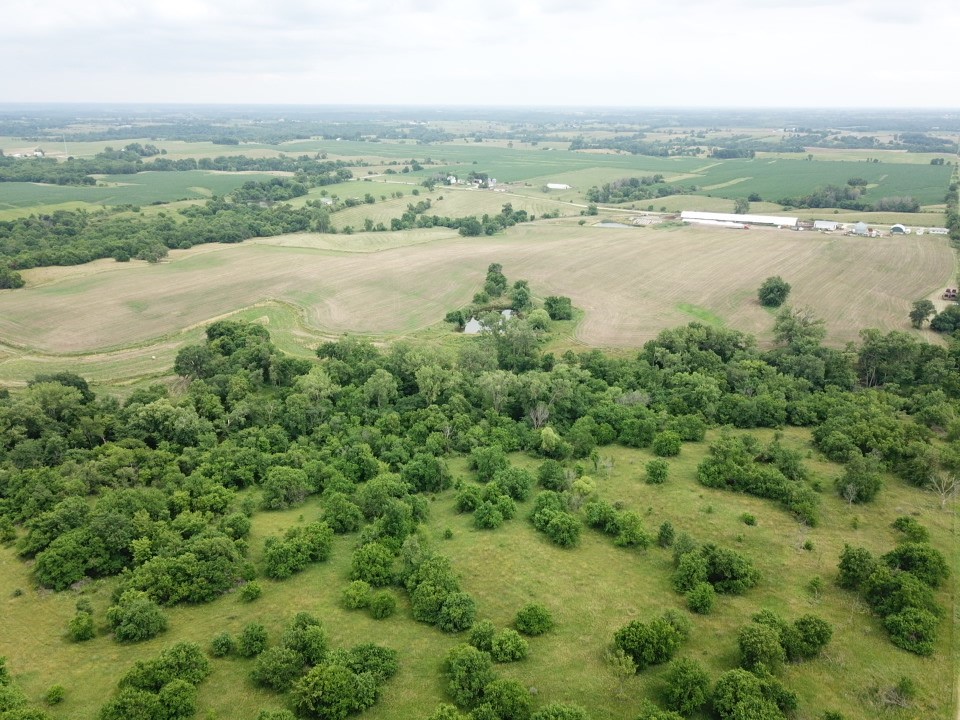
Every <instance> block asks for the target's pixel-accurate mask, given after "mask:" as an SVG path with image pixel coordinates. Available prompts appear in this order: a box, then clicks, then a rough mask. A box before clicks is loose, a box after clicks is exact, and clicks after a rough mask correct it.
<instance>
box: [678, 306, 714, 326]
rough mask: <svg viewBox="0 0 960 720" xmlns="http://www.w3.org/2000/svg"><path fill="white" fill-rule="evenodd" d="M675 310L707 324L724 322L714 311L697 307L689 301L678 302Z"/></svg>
mask: <svg viewBox="0 0 960 720" xmlns="http://www.w3.org/2000/svg"><path fill="white" fill-rule="evenodd" d="M677 310H679V311H680V312H684V313H686V314H687V315H690V316H691V317H693V318H695V319H697V320H699V321H700V322H703V323H706V324H707V325H716V326H721V325H723V324H724V320H723V318H722V317H720V316H719V315H717V314H716V313H713V312H710V311H709V310H707V309H706V308H702V307H699V306H697V305H691V304H690V303H680V304H679V305H677Z"/></svg>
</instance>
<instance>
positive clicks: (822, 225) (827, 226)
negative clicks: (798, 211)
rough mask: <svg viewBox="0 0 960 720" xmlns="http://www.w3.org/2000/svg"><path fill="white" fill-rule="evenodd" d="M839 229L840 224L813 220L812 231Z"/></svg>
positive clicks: (832, 221)
mask: <svg viewBox="0 0 960 720" xmlns="http://www.w3.org/2000/svg"><path fill="white" fill-rule="evenodd" d="M839 228H840V223H838V222H837V221H836V220H814V221H813V229H814V230H829V231H833V230H838V229H839Z"/></svg>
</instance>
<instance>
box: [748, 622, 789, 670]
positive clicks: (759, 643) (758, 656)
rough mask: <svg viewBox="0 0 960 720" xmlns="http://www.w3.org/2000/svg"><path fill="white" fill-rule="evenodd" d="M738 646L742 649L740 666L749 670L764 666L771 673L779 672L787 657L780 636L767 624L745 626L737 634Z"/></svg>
mask: <svg viewBox="0 0 960 720" xmlns="http://www.w3.org/2000/svg"><path fill="white" fill-rule="evenodd" d="M737 645H738V646H739V647H740V665H741V666H742V667H744V668H746V669H747V670H755V669H757V667H758V666H760V665H763V667H765V668H766V669H767V670H769V671H770V672H777V671H779V670H780V669H781V668H782V667H783V663H784V660H786V657H787V656H786V652H785V651H784V649H783V646H782V645H781V644H780V634H779V633H778V632H777V631H776V630H775V629H774V628H772V627H770V626H769V625H766V624H761V623H751V624H749V625H744V626H743V627H742V628H740V632H739V633H737Z"/></svg>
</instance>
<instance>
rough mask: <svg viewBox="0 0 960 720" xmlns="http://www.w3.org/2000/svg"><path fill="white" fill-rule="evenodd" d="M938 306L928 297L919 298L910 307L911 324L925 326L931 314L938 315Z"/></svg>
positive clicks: (917, 326)
mask: <svg viewBox="0 0 960 720" xmlns="http://www.w3.org/2000/svg"><path fill="white" fill-rule="evenodd" d="M936 313H937V308H936V307H935V306H934V304H933V303H932V302H931V301H930V300H927V299H924V300H917V301H915V302H914V303H913V307H912V308H911V309H910V324H911V325H913V326H914V327H915V328H920V327H923V324H924V323H925V322H926V321H927V319H928V318H929V317H930V316H931V315H936Z"/></svg>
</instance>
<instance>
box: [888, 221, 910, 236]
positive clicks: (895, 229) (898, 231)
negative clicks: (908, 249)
mask: <svg viewBox="0 0 960 720" xmlns="http://www.w3.org/2000/svg"><path fill="white" fill-rule="evenodd" d="M890 234H891V235H906V234H907V228H906V227H904V226H903V225H901V224H900V223H896V224H895V225H893V226H892V227H891V228H890Z"/></svg>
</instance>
